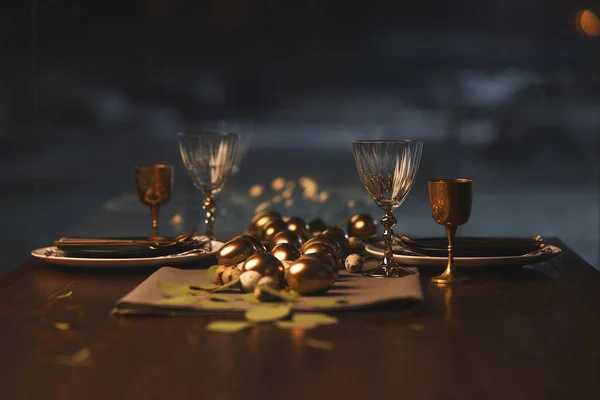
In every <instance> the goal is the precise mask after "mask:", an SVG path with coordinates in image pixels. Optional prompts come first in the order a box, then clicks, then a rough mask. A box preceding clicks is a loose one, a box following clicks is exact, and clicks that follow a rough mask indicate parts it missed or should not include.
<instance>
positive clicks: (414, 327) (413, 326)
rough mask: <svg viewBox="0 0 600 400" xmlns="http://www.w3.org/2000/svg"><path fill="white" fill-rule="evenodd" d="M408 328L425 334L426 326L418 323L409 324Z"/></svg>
mask: <svg viewBox="0 0 600 400" xmlns="http://www.w3.org/2000/svg"><path fill="white" fill-rule="evenodd" d="M408 327H409V328H410V329H412V330H413V331H417V332H423V331H424V330H425V326H424V325H423V324H419V323H416V322H413V323H411V324H408Z"/></svg>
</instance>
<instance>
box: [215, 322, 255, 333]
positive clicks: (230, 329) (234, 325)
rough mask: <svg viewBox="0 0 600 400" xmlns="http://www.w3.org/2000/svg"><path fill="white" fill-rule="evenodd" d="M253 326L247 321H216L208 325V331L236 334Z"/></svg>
mask: <svg viewBox="0 0 600 400" xmlns="http://www.w3.org/2000/svg"><path fill="white" fill-rule="evenodd" d="M251 326H252V324H251V323H250V322H247V321H214V322H211V323H210V324H208V326H207V327H206V330H207V331H209V332H221V333H236V332H240V331H243V330H244V329H248V328H250V327H251Z"/></svg>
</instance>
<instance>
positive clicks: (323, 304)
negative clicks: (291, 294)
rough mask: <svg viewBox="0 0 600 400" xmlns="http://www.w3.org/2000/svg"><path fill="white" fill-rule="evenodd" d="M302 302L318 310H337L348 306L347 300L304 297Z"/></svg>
mask: <svg viewBox="0 0 600 400" xmlns="http://www.w3.org/2000/svg"><path fill="white" fill-rule="evenodd" d="M301 300H302V301H303V302H305V303H307V304H308V305H310V306H313V307H317V308H336V307H340V306H343V305H344V304H348V301H346V300H336V299H329V298H319V297H314V298H313V297H302V298H301Z"/></svg>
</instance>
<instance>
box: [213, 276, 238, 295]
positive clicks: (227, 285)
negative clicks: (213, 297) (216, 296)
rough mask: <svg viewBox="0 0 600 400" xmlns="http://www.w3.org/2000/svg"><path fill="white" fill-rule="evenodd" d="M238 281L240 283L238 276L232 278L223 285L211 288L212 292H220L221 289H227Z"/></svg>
mask: <svg viewBox="0 0 600 400" xmlns="http://www.w3.org/2000/svg"><path fill="white" fill-rule="evenodd" d="M238 283H240V278H237V279H234V280H232V281H231V282H227V283H226V284H224V285H221V286H219V287H217V288H216V289H215V290H213V291H212V292H213V293H215V292H220V291H221V290H225V289H228V288H230V287H231V286H235V285H237V284H238Z"/></svg>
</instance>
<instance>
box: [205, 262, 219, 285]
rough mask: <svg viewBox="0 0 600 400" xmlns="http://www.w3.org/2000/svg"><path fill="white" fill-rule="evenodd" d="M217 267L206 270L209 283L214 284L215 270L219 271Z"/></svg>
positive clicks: (215, 278)
mask: <svg viewBox="0 0 600 400" xmlns="http://www.w3.org/2000/svg"><path fill="white" fill-rule="evenodd" d="M219 267H220V265H213V266H211V267H210V268H209V269H207V270H206V277H207V278H208V280H209V281H211V282H214V281H216V280H217V269H219Z"/></svg>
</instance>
